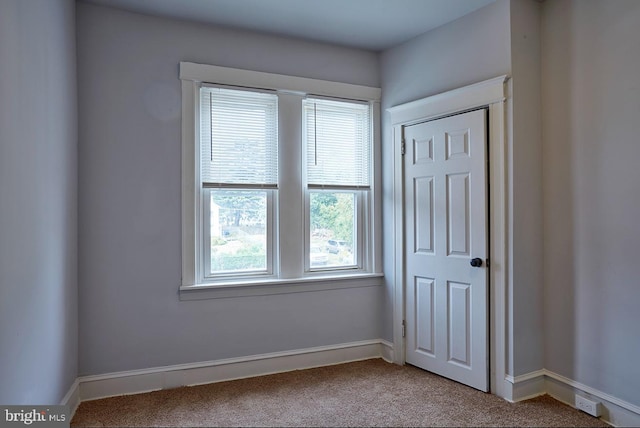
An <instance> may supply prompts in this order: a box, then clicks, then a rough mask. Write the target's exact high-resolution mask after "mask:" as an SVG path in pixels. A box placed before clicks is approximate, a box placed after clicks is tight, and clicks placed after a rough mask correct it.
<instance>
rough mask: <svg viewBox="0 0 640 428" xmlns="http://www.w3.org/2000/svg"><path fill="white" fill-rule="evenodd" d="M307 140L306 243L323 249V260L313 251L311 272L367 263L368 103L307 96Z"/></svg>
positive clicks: (369, 115) (309, 262)
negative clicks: (364, 252)
mask: <svg viewBox="0 0 640 428" xmlns="http://www.w3.org/2000/svg"><path fill="white" fill-rule="evenodd" d="M302 107H303V109H304V114H303V117H304V142H305V146H306V151H307V153H306V160H307V169H306V171H307V174H306V186H307V198H306V199H307V206H308V211H307V212H308V215H307V218H306V220H307V226H308V227H307V242H308V245H309V247H310V250H313V249H321V250H322V249H324V252H325V254H326V257H327V260H326V261H324V260H323V259H321V261H320V262H319V261H318V259H317V256H314V254H315V253H316V252H317V250H316V251H309V258H308V260H307V268H308V270H311V271H320V270H331V269H334V270H335V269H352V268H361V267H362V266H363V259H362V248H363V247H364V246H365V245H366V240H365V235H366V231H365V227H364V224H363V222H364V221H365V220H366V218H367V217H368V212H367V210H366V209H365V207H366V202H367V201H368V200H369V191H370V185H369V182H370V171H371V114H370V107H369V105H368V104H367V103H356V102H345V101H334V100H326V99H318V98H307V99H305V100H304V101H303V102H302Z"/></svg>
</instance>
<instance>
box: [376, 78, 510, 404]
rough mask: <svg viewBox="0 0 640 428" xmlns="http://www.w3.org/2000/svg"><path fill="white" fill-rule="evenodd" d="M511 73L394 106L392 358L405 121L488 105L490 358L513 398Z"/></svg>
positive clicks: (400, 357)
mask: <svg viewBox="0 0 640 428" xmlns="http://www.w3.org/2000/svg"><path fill="white" fill-rule="evenodd" d="M508 80H509V76H506V75H504V76H499V77H496V78H494V79H490V80H486V81H484V82H480V83H476V84H473V85H469V86H465V87H463V88H459V89H454V90H452V91H449V92H445V93H442V94H439V95H434V96H431V97H427V98H423V99H420V100H416V101H412V102H409V103H406V104H402V105H399V106H395V107H391V108H389V109H388V110H387V111H388V112H389V113H390V115H391V124H392V126H393V156H394V160H393V161H394V175H393V182H394V185H393V204H394V210H393V217H394V218H393V223H394V236H395V239H394V252H393V254H394V273H393V275H394V276H393V278H394V289H395V290H394V302H393V361H394V362H395V363H396V364H401V365H402V364H404V363H405V339H404V338H403V336H402V333H403V320H405V319H406V318H405V284H404V273H405V266H404V264H405V263H404V216H403V209H404V186H403V160H402V157H403V156H402V154H401V150H402V144H403V133H404V132H403V130H404V127H405V126H408V125H413V124H416V123H419V122H424V121H426V120H432V119H436V118H439V117H444V116H448V115H451V114H455V113H459V112H463V111H466V110H472V109H476V108H481V107H488V108H489V169H488V171H487V172H488V174H489V188H490V189H491V190H490V193H489V195H490V196H489V212H490V217H489V230H490V235H489V237H488V238H489V243H490V245H489V247H490V252H489V358H490V363H489V366H490V376H489V381H490V388H491V392H492V393H493V394H496V395H498V396H500V397H504V398H506V399H508V400H510V399H511V395H512V391H511V384H509V383H508V382H507V381H506V375H507V350H508V348H507V340H508V337H507V320H508V313H507V310H508V305H507V290H508V280H509V277H508V267H509V263H510V261H509V260H508V255H509V254H510V251H509V241H508V236H509V235H508V212H507V186H508V182H507V179H508V175H507V172H508V169H507V157H506V156H507V150H506V148H507V135H508V133H507V129H506V113H507V109H506V108H505V103H506V101H507V87H506V86H507V85H506V83H507V81H508Z"/></svg>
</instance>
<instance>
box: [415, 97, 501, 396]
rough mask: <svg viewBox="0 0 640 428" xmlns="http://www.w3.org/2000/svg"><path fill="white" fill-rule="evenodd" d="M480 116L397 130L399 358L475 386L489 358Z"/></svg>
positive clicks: (484, 383)
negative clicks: (400, 135)
mask: <svg viewBox="0 0 640 428" xmlns="http://www.w3.org/2000/svg"><path fill="white" fill-rule="evenodd" d="M486 114H487V113H486V111H485V110H476V111H472V112H469V113H464V114H459V115H456V116H451V117H447V118H444V119H439V120H434V121H431V122H425V123H421V124H417V125H411V126H407V127H405V128H404V139H405V150H406V151H405V156H404V189H405V192H404V195H405V207H406V210H405V239H406V240H405V243H406V246H405V250H404V251H405V255H404V256H405V267H406V271H405V272H406V273H405V282H404V283H405V287H406V289H405V296H406V307H405V310H406V361H407V363H410V364H413V365H415V366H418V367H420V368H423V369H425V370H428V371H431V372H434V373H437V374H439V375H442V376H445V377H448V378H451V379H453V380H456V381H458V382H461V383H464V384H466V385H469V386H472V387H474V388H477V389H479V390H482V391H488V361H489V359H488V345H487V343H488V336H487V331H488V310H487V301H488V287H487V284H488V269H487V268H486V259H487V255H488V243H487V199H488V198H487V176H486V174H487V172H486V171H487V169H486V159H487V153H486V151H487V144H486V143H487V141H486V138H487V137H486V135H487V132H486V131H487V130H486ZM473 265H476V266H473Z"/></svg>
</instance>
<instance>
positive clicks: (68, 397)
mask: <svg viewBox="0 0 640 428" xmlns="http://www.w3.org/2000/svg"><path fill="white" fill-rule="evenodd" d="M60 404H61V405H63V406H68V407H69V420H71V419H73V415H75V414H76V410H78V406H79V405H80V382H79V380H78V379H77V378H76V380H75V381H73V383H72V384H71V387H70V388H69V391H67V393H66V394H65V396H64V397H63V398H62V401H61V402H60Z"/></svg>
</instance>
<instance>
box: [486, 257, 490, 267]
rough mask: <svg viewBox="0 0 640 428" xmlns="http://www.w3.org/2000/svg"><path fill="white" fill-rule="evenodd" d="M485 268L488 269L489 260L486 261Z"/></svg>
mask: <svg viewBox="0 0 640 428" xmlns="http://www.w3.org/2000/svg"><path fill="white" fill-rule="evenodd" d="M485 266H487V267H489V259H487V260H486V262H485Z"/></svg>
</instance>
